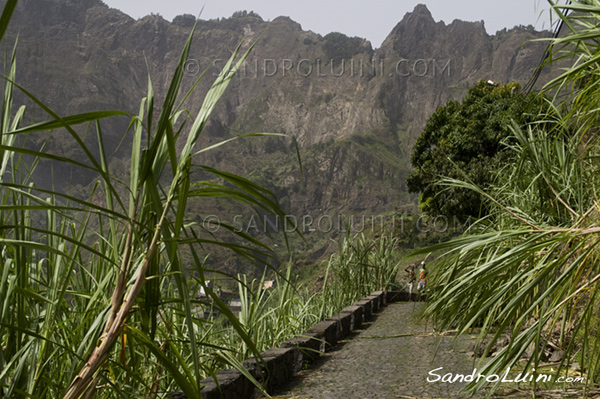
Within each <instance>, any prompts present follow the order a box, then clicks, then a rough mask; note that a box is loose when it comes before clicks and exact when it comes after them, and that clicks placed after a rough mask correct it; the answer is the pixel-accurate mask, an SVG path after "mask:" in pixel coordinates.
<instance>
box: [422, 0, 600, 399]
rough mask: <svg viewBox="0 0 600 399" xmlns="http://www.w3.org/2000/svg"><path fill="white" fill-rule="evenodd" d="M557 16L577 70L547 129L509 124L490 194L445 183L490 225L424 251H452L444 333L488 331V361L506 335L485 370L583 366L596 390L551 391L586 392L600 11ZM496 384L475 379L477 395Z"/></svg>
mask: <svg viewBox="0 0 600 399" xmlns="http://www.w3.org/2000/svg"><path fill="white" fill-rule="evenodd" d="M553 11H554V13H555V14H556V15H557V16H558V17H559V18H560V19H561V20H563V21H564V24H565V26H564V31H565V32H564V34H563V35H561V36H560V37H558V38H555V39H552V50H553V59H554V60H557V59H561V58H564V59H569V60H572V62H573V64H572V65H571V66H570V67H569V68H567V69H566V70H565V71H564V73H563V74H561V75H560V76H559V77H557V78H556V79H554V80H552V81H551V82H549V83H548V84H547V85H546V86H545V87H544V90H543V93H546V94H547V95H548V96H551V95H553V96H552V97H551V98H552V100H551V101H552V106H553V107H554V112H553V113H552V114H550V115H547V114H540V115H538V116H537V118H536V121H544V123H542V124H540V123H533V124H530V125H527V126H521V125H519V124H518V123H514V122H513V123H509V124H507V128H510V132H511V138H510V140H509V141H507V143H508V147H507V149H506V151H508V152H509V155H510V159H512V162H511V163H509V164H508V165H506V166H505V167H503V168H501V169H498V170H497V171H495V173H493V176H494V180H493V181H492V183H491V184H488V185H485V186H478V185H476V184H473V183H472V182H469V181H464V180H463V181H461V180H460V179H452V178H447V179H445V180H443V181H442V184H443V185H444V186H446V187H452V188H460V189H461V190H465V189H467V190H471V191H472V192H474V193H476V194H477V195H479V196H480V197H481V198H482V201H483V203H484V205H485V206H486V208H487V209H488V216H487V217H485V218H481V219H479V220H478V221H477V222H476V223H475V224H474V225H473V226H472V227H471V228H470V230H469V231H468V232H467V233H466V234H464V235H463V236H461V237H460V238H457V239H455V240H453V241H451V242H448V243H444V244H440V245H438V246H434V247H432V248H428V249H424V250H423V251H422V252H426V251H431V250H437V251H443V252H444V253H445V254H444V255H443V256H441V257H440V258H439V259H438V262H437V264H436V265H435V267H434V275H433V281H434V284H432V287H433V291H432V295H431V302H430V304H429V308H428V314H429V315H430V316H431V317H433V318H434V320H435V321H436V323H437V325H438V326H439V327H440V328H443V329H458V331H459V332H460V333H466V332H468V331H472V330H471V329H473V328H479V330H478V331H479V337H480V345H482V347H483V349H484V352H486V353H488V354H489V352H490V351H491V350H492V348H494V345H495V344H496V343H497V342H498V341H500V340H501V339H502V337H504V336H506V337H508V344H507V345H506V346H503V347H502V348H501V349H500V350H498V349H496V350H497V351H498V353H496V354H495V355H494V356H493V357H491V358H488V359H485V358H483V359H482V362H481V363H479V364H478V365H477V371H478V372H480V373H481V374H483V375H486V376H489V375H492V374H497V375H502V374H503V373H504V371H505V370H507V369H508V368H515V369H517V368H519V369H525V370H528V371H529V372H530V373H532V374H533V375H535V372H534V371H532V370H539V369H540V366H541V365H542V364H544V363H546V362H547V361H548V357H549V353H557V354H559V355H560V356H559V358H560V359H561V360H560V361H559V363H558V364H555V365H553V373H552V374H555V375H558V374H560V373H562V372H564V371H565V370H566V369H568V368H570V367H571V366H572V365H574V363H578V365H579V368H580V369H581V373H582V374H583V376H584V377H585V382H586V385H585V386H573V385H571V384H561V383H559V382H555V383H554V384H553V387H552V388H553V389H562V388H576V389H581V388H585V387H593V386H595V385H596V384H597V383H598V380H599V378H600V351H599V350H598V348H599V347H600V329H598V309H599V306H600V302H599V299H600V298H599V294H600V262H599V250H598V244H599V243H600V237H599V233H600V225H599V222H600V219H599V210H598V204H599V202H598V199H599V198H598V187H599V184H600V181H599V180H598V176H599V172H600V171H599V163H598V156H599V155H600V142H599V141H598V109H599V105H600V104H599V103H600V90H599V87H598V85H597V82H598V81H600V73H599V69H598V67H597V66H598V63H599V62H600V45H599V43H600V40H599V39H600V19H599V18H598V16H599V15H600V1H597V0H593V1H585V2H583V1H573V2H570V4H569V5H568V6H562V5H554V6H553ZM568 11H569V12H570V13H568V14H567V12H568ZM490 337H491V339H490V340H487V341H484V339H488V338H490ZM522 358H524V359H525V360H521V359H522ZM500 383H501V381H498V382H496V383H494V384H492V385H493V386H494V388H498V387H499V384H500ZM486 384H487V382H486V381H485V380H480V381H474V382H473V383H471V388H474V389H478V388H481V387H483V386H484V385H486ZM531 385H532V387H535V384H531ZM578 392H579V393H578V395H580V397H581V396H584V395H583V394H581V391H578Z"/></svg>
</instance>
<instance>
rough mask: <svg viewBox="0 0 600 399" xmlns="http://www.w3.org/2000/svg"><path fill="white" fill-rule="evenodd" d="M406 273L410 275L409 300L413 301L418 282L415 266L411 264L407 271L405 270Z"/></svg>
mask: <svg viewBox="0 0 600 399" xmlns="http://www.w3.org/2000/svg"><path fill="white" fill-rule="evenodd" d="M404 271H405V272H407V273H408V300H409V301H412V290H413V287H414V285H415V281H416V280H417V278H416V277H417V274H416V273H415V264H414V263H411V264H410V265H408V267H407V268H406V269H404Z"/></svg>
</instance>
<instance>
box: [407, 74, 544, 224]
mask: <svg viewBox="0 0 600 399" xmlns="http://www.w3.org/2000/svg"><path fill="white" fill-rule="evenodd" d="M544 104H545V103H544V100H543V98H542V97H541V96H540V95H537V94H529V95H527V96H524V95H523V94H521V93H520V86H519V84H518V83H514V82H513V83H509V84H506V85H497V84H496V83H493V82H485V81H480V82H479V83H478V84H477V85H476V86H474V87H473V88H471V89H470V90H469V93H468V94H467V96H466V97H465V98H464V100H463V101H462V102H461V103H459V102H457V101H450V102H448V103H447V104H446V105H445V106H443V107H440V108H438V109H437V111H436V112H435V113H434V114H433V115H432V116H431V117H430V118H429V120H428V121H427V124H426V125H425V128H424V130H423V133H422V134H421V135H420V136H419V138H418V139H417V141H416V143H415V145H414V147H413V153H412V158H411V161H412V165H413V166H414V168H415V169H414V170H413V171H412V172H411V173H410V175H409V177H408V179H407V185H408V189H409V191H410V192H414V193H420V198H419V202H420V207H421V209H422V210H423V211H424V212H426V213H428V214H430V215H432V216H434V217H435V216H437V215H445V216H447V217H450V218H452V217H458V218H460V219H462V220H464V219H466V218H468V217H479V216H485V215H486V214H487V209H486V208H485V205H484V202H483V201H482V197H481V195H480V194H479V193H477V192H475V191H472V190H468V189H465V188H461V187H448V186H445V187H443V186H441V185H440V184H439V182H440V181H442V180H443V179H448V178H455V179H461V180H465V179H466V180H467V181H469V182H472V183H473V184H475V185H477V186H479V187H482V188H484V189H485V188H486V187H488V185H489V184H491V183H493V179H494V174H495V172H496V171H497V170H498V169H499V168H502V167H503V165H504V164H506V163H509V162H512V160H513V159H514V157H513V156H512V153H511V152H509V151H506V148H507V145H509V144H510V142H511V140H512V138H511V137H512V131H511V126H512V125H511V122H512V121H514V122H515V123H517V124H518V125H519V126H522V125H524V124H528V123H531V122H533V121H534V120H535V118H536V117H537V115H538V114H539V113H540V111H541V110H542V109H544V108H545V106H544Z"/></svg>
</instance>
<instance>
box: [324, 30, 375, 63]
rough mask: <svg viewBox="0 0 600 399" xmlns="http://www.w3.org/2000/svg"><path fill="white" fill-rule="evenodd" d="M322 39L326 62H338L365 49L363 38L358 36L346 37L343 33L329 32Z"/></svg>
mask: <svg viewBox="0 0 600 399" xmlns="http://www.w3.org/2000/svg"><path fill="white" fill-rule="evenodd" d="M323 39H324V40H325V43H324V44H323V51H325V60H326V62H330V61H333V62H335V63H338V62H341V60H349V59H351V58H352V57H353V56H355V55H356V54H358V53H361V52H363V51H364V49H365V47H364V44H363V39H361V38H360V37H348V36H346V35H344V34H343V33H339V32H331V33H328V34H327V35H325V37H324V38H323Z"/></svg>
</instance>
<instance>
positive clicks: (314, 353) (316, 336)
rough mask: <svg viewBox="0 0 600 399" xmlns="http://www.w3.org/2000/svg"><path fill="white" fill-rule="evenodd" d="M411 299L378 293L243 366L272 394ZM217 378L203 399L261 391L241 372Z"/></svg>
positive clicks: (180, 396)
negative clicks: (389, 309)
mask: <svg viewBox="0 0 600 399" xmlns="http://www.w3.org/2000/svg"><path fill="white" fill-rule="evenodd" d="M412 295H413V298H412V299H413V300H417V294H412ZM408 299H409V297H408V293H407V292H390V291H387V292H384V291H376V292H374V293H373V294H371V295H369V296H368V297H366V298H364V299H363V300H361V301H358V302H356V303H355V304H354V305H352V306H348V307H347V308H344V309H343V310H342V311H341V312H340V313H338V314H336V315H334V316H332V317H330V318H328V319H326V320H323V321H321V322H319V323H317V324H315V325H314V326H312V327H311V328H309V329H308V330H307V331H306V332H305V333H304V334H301V335H298V336H296V337H294V338H292V339H289V340H287V341H285V342H284V343H282V344H281V346H280V347H279V348H272V349H269V350H267V351H265V352H263V353H261V357H262V359H255V358H253V357H251V358H249V359H247V360H245V361H244V362H243V365H244V367H245V368H246V370H247V371H248V372H249V373H250V374H251V375H252V376H253V377H254V378H255V379H256V380H257V381H259V382H260V383H261V384H262V385H263V387H264V388H265V390H266V391H267V392H269V393H272V392H273V391H275V390H276V389H278V388H281V387H284V386H285V385H287V383H288V382H290V380H291V379H292V378H293V377H294V375H295V374H296V373H297V372H298V371H300V370H301V369H302V368H303V367H304V366H305V365H306V364H310V363H312V362H314V360H315V359H316V358H317V357H318V356H319V355H320V354H321V353H325V352H327V351H329V350H331V348H333V347H334V346H335V345H336V344H337V343H338V341H340V340H342V339H343V338H345V337H346V336H348V335H349V334H350V333H351V332H352V331H354V330H356V329H357V328H360V326H361V324H362V323H363V322H366V321H368V320H369V319H370V318H371V317H372V316H373V314H375V313H376V312H378V311H379V310H381V309H382V308H383V307H384V306H385V305H386V304H387V303H390V302H397V301H408ZM216 377H217V378H216V380H217V382H215V380H214V379H212V378H209V379H205V380H202V381H200V385H202V386H203V388H202V396H203V398H204V399H241V398H248V399H251V398H253V397H254V396H255V394H256V392H257V391H258V390H257V389H256V387H255V386H254V384H252V383H251V382H250V380H249V379H248V378H246V377H245V376H244V375H242V373H241V372H239V371H238V370H221V371H219V372H218V373H217V374H216ZM168 397H169V398H174V399H184V398H187V396H186V395H185V394H184V393H183V392H174V393H171V394H169V395H168Z"/></svg>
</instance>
